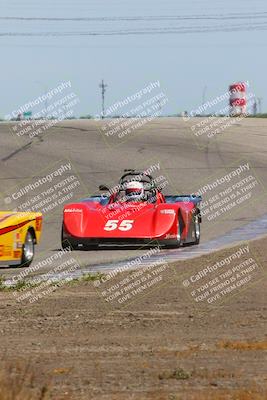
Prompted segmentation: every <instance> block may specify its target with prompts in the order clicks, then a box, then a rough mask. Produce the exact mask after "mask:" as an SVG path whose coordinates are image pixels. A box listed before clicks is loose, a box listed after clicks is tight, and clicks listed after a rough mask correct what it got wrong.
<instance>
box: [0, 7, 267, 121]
mask: <svg viewBox="0 0 267 400" xmlns="http://www.w3.org/2000/svg"><path fill="white" fill-rule="evenodd" d="M6 17H17V19H8V18H6ZM30 17H31V18H33V19H29V18H30ZM133 17H137V18H133ZM170 17H171V18H170ZM23 18H26V19H23ZM27 18H28V19H27ZM36 18H43V19H42V20H40V19H39V20H38V19H37V20H36ZM44 18H47V19H44ZM49 18H50V19H49ZM51 18H52V20H51ZM53 18H54V19H55V18H58V20H53ZM64 18H65V20H64ZM71 18H72V19H75V18H76V20H66V19H71ZM79 18H83V19H84V20H81V19H79ZM86 18H87V19H86ZM62 19H63V20H62ZM266 29H267V4H266V0H236V1H234V2H233V1H232V0H164V1H163V0H75V1H74V0H54V1H52V0H0V47H1V77H0V81H1V92H2V95H1V96H0V116H3V115H5V114H8V113H10V111H11V110H13V109H14V108H16V107H19V106H20V105H22V104H24V103H25V102H27V101H28V100H31V99H34V98H36V97H38V96H39V95H40V94H42V93H44V92H45V91H46V88H48V89H49V88H53V87H55V86H57V85H58V84H59V83H60V82H62V81H64V80H70V81H71V82H72V87H73V90H74V91H75V92H76V94H77V95H78V96H79V98H80V104H79V105H78V106H77V108H76V110H75V112H76V114H77V115H81V114H87V113H90V114H92V115H94V114H97V113H99V111H100V106H101V97H100V89H99V87H98V86H99V83H100V81H101V79H102V78H103V79H104V80H105V81H106V83H107V84H108V89H107V93H106V101H107V107H108V106H109V105H111V104H113V103H114V102H116V101H117V100H120V99H123V98H125V97H127V96H129V95H131V94H133V93H135V92H136V91H137V90H139V89H142V88H143V87H144V86H146V85H147V84H148V83H149V82H151V81H152V82H153V81H157V80H159V81H160V84H161V90H162V91H164V93H165V94H166V95H167V97H168V99H169V102H168V104H167V106H166V108H165V110H164V112H165V113H169V114H171V113H177V112H181V111H182V110H191V109H195V108H196V107H197V106H199V105H200V104H201V103H202V97H203V90H204V87H206V90H205V98H206V100H209V99H212V98H214V97H215V96H217V95H221V94H223V93H224V92H225V91H226V90H227V88H228V85H229V84H230V83H232V82H235V81H247V80H248V81H249V82H250V85H251V88H250V90H251V91H252V92H254V93H255V94H256V96H257V97H261V98H263V101H262V109H263V110H265V111H267V102H266V101H267V96H265V93H267V80H266V74H267V72H266V71H267V57H266V47H267V40H266V39H267V30H266ZM170 31H171V32H172V33H171V32H170ZM132 32H134V34H129V33H132ZM174 32H175V33H174ZM126 33H127V34H126ZM148 33H150V34H148ZM51 34H53V36H51ZM58 34H60V35H63V36H58ZM96 34H98V35H96ZM99 34H100V35H99ZM103 34H104V35H103ZM36 35H37V36H36ZM38 35H41V36H38Z"/></svg>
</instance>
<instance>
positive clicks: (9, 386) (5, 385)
mask: <svg viewBox="0 0 267 400" xmlns="http://www.w3.org/2000/svg"><path fill="white" fill-rule="evenodd" d="M48 399H49V393H48V387H47V386H46V385H44V386H41V387H40V388H38V389H37V388H36V385H35V384H34V374H33V372H32V368H31V367H30V366H26V367H25V366H21V365H20V364H16V365H15V366H11V365H4V366H2V369H1V370H0V400H48Z"/></svg>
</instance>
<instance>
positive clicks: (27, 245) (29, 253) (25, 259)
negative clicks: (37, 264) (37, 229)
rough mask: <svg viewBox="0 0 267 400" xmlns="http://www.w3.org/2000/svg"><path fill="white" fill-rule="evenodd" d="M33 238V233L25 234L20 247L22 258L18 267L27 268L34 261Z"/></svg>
mask: <svg viewBox="0 0 267 400" xmlns="http://www.w3.org/2000/svg"><path fill="white" fill-rule="evenodd" d="M34 245H35V238H34V235H33V233H32V232H31V231H30V230H29V231H28V232H27V235H26V238H25V242H24V244H23V246H22V256H21V263H20V264H19V265H18V267H25V268H28V267H29V266H30V265H31V263H32V261H33V259H34V252H35V247H34Z"/></svg>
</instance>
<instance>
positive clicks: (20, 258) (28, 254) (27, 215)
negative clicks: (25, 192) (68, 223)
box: [0, 211, 43, 267]
mask: <svg viewBox="0 0 267 400" xmlns="http://www.w3.org/2000/svg"><path fill="white" fill-rule="evenodd" d="M42 222H43V217H42V214H41V213H34V212H14V211H10V212H9V211H0V264H7V265H10V266H17V267H29V266H30V264H31V262H32V260H33V257H34V246H35V244H37V243H39V241H40V236H41V231H42Z"/></svg>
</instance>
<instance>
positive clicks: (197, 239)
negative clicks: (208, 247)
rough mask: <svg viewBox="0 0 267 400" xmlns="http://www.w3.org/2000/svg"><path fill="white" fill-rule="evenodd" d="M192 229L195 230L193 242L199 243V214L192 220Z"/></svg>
mask: <svg viewBox="0 0 267 400" xmlns="http://www.w3.org/2000/svg"><path fill="white" fill-rule="evenodd" d="M194 231H195V241H194V244H196V245H197V244H199V242H200V236H201V234H200V218H199V215H196V216H195V220H194Z"/></svg>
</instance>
